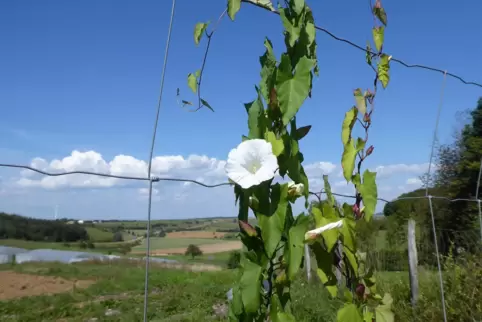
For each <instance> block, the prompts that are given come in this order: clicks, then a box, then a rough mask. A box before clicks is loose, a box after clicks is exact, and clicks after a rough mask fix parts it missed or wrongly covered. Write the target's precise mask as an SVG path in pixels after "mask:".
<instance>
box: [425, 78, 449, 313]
mask: <svg viewBox="0 0 482 322" xmlns="http://www.w3.org/2000/svg"><path fill="white" fill-rule="evenodd" d="M446 82H447V71H445V73H444V78H443V81H442V88H441V91H440V102H439V106H438V111H437V118H436V120H435V128H434V130H433V139H432V149H431V151H430V160H429V163H428V172H427V182H426V183H425V184H426V187H425V197H427V198H428V203H429V206H430V216H431V218H432V230H433V238H434V243H435V255H436V256H437V267H438V275H439V283H440V296H441V301H442V310H443V315H444V322H447V309H446V308H445V292H444V281H443V275H442V265H441V264H440V254H439V250H438V241H437V231H436V228H435V216H434V213H433V205H432V196H430V195H429V193H428V189H429V186H430V175H431V170H432V161H433V156H434V150H435V142H436V141H437V132H438V126H439V123H440V114H441V112H442V106H443V99H444V93H445V84H446Z"/></svg>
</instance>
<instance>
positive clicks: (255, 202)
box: [249, 196, 259, 209]
mask: <svg viewBox="0 0 482 322" xmlns="http://www.w3.org/2000/svg"><path fill="white" fill-rule="evenodd" d="M258 205H259V202H258V199H257V198H256V197H252V196H251V197H249V206H250V207H251V208H253V209H257V208H258Z"/></svg>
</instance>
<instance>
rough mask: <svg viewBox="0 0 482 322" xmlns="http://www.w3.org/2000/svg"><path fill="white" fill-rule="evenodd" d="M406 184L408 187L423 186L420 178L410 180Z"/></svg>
mask: <svg viewBox="0 0 482 322" xmlns="http://www.w3.org/2000/svg"><path fill="white" fill-rule="evenodd" d="M405 183H406V184H408V185H415V186H421V185H422V180H420V179H419V178H408V179H407V181H406V182H405Z"/></svg>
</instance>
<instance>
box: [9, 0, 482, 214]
mask: <svg viewBox="0 0 482 322" xmlns="http://www.w3.org/2000/svg"><path fill="white" fill-rule="evenodd" d="M225 2H226V1H225V0H213V1H202V2H201V1H187V0H178V1H177V6H176V13H175V21H174V27H173V28H174V29H173V33H172V42H171V50H170V57H169V62H168V68H167V73H166V85H165V88H164V100H163V105H162V112H161V119H160V123H159V130H158V140H157V144H156V153H155V155H156V156H159V158H158V162H157V168H156V171H158V173H159V174H162V175H165V176H182V177H185V178H192V179H198V178H203V180H205V182H214V181H216V182H219V181H224V180H226V179H225V177H224V175H223V171H222V164H223V163H222V162H223V160H225V159H226V157H227V154H228V152H229V150H230V149H232V148H233V147H235V146H236V145H237V144H238V143H239V142H240V138H241V135H242V134H246V132H247V123H246V115H245V110H244V107H243V105H242V103H244V102H248V101H250V100H252V99H253V98H254V97H255V91H254V85H255V84H257V83H258V82H259V63H258V58H259V56H260V55H261V54H262V53H263V49H264V48H263V41H264V37H266V36H267V37H269V38H270V39H271V40H272V41H273V43H274V46H275V51H276V52H277V53H280V52H281V50H282V49H283V42H282V36H281V30H282V29H281V23H280V21H279V17H277V16H275V15H272V14H270V13H268V12H266V11H263V10H261V9H259V8H255V7H252V6H249V5H246V4H244V5H243V6H242V8H241V11H240V12H239V13H238V15H237V20H236V21H235V22H234V23H233V22H231V21H230V20H229V19H228V18H227V17H226V18H225V19H224V20H223V21H222V22H221V24H220V26H219V28H218V30H217V32H216V34H215V36H214V38H213V41H212V45H211V49H210V53H209V57H208V61H207V66H206V71H205V74H204V83H203V96H204V97H205V98H206V99H207V100H208V101H209V102H210V104H211V105H212V106H213V108H214V109H215V110H216V112H215V113H212V112H210V111H209V110H201V111H199V112H198V113H187V112H186V111H185V110H183V109H181V108H180V107H179V106H178V105H177V103H176V89H177V88H180V90H181V94H183V98H185V99H188V100H190V99H193V98H194V97H193V96H192V94H191V93H190V91H189V89H188V87H187V82H186V76H187V74H188V73H189V72H194V71H195V70H196V69H198V68H199V67H200V64H201V60H202V55H203V53H204V45H205V42H202V43H201V45H200V46H199V47H196V46H195V45H194V42H193V35H192V34H193V29H194V25H195V23H196V22H200V21H207V20H211V21H215V20H216V19H217V18H218V16H219V15H220V13H221V12H222V11H223V10H224V8H225ZM308 4H309V5H310V6H311V7H312V9H313V12H314V16H315V21H316V23H317V25H320V26H322V27H325V28H327V29H329V30H330V31H332V32H333V33H335V34H336V35H338V36H340V37H344V38H347V39H350V40H352V41H354V42H356V43H358V44H361V45H364V44H365V43H366V41H367V40H369V39H370V37H371V27H372V18H371V16H370V12H369V9H368V3H366V2H364V1H361V2H360V1H354V0H345V1H341V2H340V1H338V2H335V1H308ZM435 4H436V6H435ZM170 6H171V1H167V0H164V1H153V0H150V1H143V2H142V3H138V2H133V1H125V0H122V1H107V0H105V1H93V0H89V1H81V2H71V1H69V2H67V1H60V0H51V1H42V2H38V1H32V0H30V1H4V2H2V3H0V39H2V51H1V53H2V54H1V58H2V59H0V108H1V110H2V117H1V118H0V162H3V163H20V164H32V160H34V159H35V158H40V159H42V160H40V159H36V161H34V163H33V164H34V165H35V166H38V167H40V168H42V169H50V170H62V169H71V170H72V169H84V170H86V169H90V170H102V171H107V172H113V171H117V173H121V172H123V173H125V172H126V171H127V172H129V173H137V172H136V171H140V172H142V171H143V168H142V167H143V161H142V160H146V159H147V158H148V149H149V145H150V135H151V132H152V126H153V117H154V114H155V107H156V103H157V96H158V91H159V81H160V74H161V68H162V62H163V58H164V57H163V55H164V46H165V43H166V37H167V28H168V24H169V15H170V11H171V7H170ZM384 6H385V8H386V10H387V13H388V24H389V25H388V28H387V30H386V35H385V39H386V41H385V51H386V52H387V53H388V54H390V55H393V56H394V57H396V58H399V59H403V60H404V61H406V62H407V63H411V64H425V65H430V66H435V67H439V68H442V69H446V70H447V71H449V72H453V73H456V74H460V75H462V76H463V77H464V78H466V79H467V80H473V81H479V82H482V75H481V74H480V70H482V61H481V60H480V57H482V45H480V43H479V42H478V41H474V39H478V37H479V36H480V34H481V33H482V26H481V25H480V23H479V15H478V13H479V12H481V10H482V3H480V1H476V0H472V1H466V2H464V6H461V5H459V4H456V3H455V2H449V1H443V2H435V1H433V0H432V1H429V0H425V1H419V2H417V5H416V7H414V6H413V5H410V6H409V5H406V4H404V3H403V2H396V1H387V0H385V1H384ZM340 8H344V9H343V10H340ZM415 9H416V10H415ZM454 12H457V15H454V14H453V13H454ZM317 42H318V57H319V66H320V70H321V72H320V77H319V78H317V79H316V80H315V81H314V88H313V98H312V99H311V100H308V101H307V102H306V103H305V104H304V105H303V107H302V109H301V110H300V113H299V118H298V124H299V125H307V124H310V125H312V126H313V127H312V130H311V132H310V133H309V135H308V136H307V137H306V138H305V139H304V140H303V141H302V146H301V148H302V150H303V152H304V155H305V164H306V165H307V166H308V165H311V168H310V169H312V172H311V173H310V174H311V175H312V179H313V180H315V181H313V183H314V185H313V187H316V184H317V183H316V180H317V179H320V176H321V174H322V173H329V174H330V177H331V181H332V184H334V185H335V184H336V183H339V184H338V185H337V189H338V191H340V192H345V191H348V190H346V187H345V186H344V185H343V184H342V183H341V182H340V181H341V179H342V178H340V177H339V176H338V174H339V160H340V156H341V151H342V150H341V149H342V146H341V142H340V127H341V122H342V119H343V115H344V113H345V111H346V110H347V109H349V108H350V107H351V106H352V105H353V97H352V90H353V89H354V88H357V87H362V88H367V87H369V86H371V84H372V78H373V74H372V71H371V70H370V69H369V67H368V66H367V65H366V64H365V61H364V53H363V52H360V51H358V50H356V49H354V48H351V47H350V46H348V45H346V44H344V43H340V42H337V41H335V40H333V39H331V38H330V37H328V36H327V35H325V34H322V33H321V32H319V33H318V35H317ZM391 78H392V79H391V82H390V85H389V87H388V89H387V90H384V91H380V92H379V94H378V96H377V101H376V106H377V110H376V112H375V115H374V117H373V126H372V130H371V133H370V142H371V144H373V145H374V146H375V153H374V154H373V155H372V156H371V158H370V160H369V162H367V166H368V167H370V168H373V169H375V168H377V167H380V166H381V167H382V168H378V169H379V170H380V171H381V172H383V173H384V174H383V175H381V177H380V180H379V185H380V192H379V194H380V196H382V197H386V198H393V197H395V196H397V195H398V194H399V193H400V192H403V191H407V190H410V189H412V188H413V187H416V180H415V178H417V177H418V176H419V175H420V174H422V173H423V171H424V169H426V163H427V162H428V158H429V154H430V144H431V140H432V133H433V128H434V125H435V116H436V113H437V108H438V104H439V100H440V89H441V86H442V79H443V76H442V75H441V74H437V73H432V72H428V71H424V70H418V69H407V68H404V67H402V66H400V65H398V64H392V69H391ZM480 96H482V89H481V88H477V87H474V86H464V85H463V84H462V83H460V82H459V81H457V80H454V79H450V78H449V79H448V80H447V84H446V89H445V96H444V105H443V111H442V116H441V121H440V127H439V137H440V140H441V141H442V142H447V141H448V140H449V139H450V136H451V133H452V130H453V127H454V126H455V125H456V119H455V115H456V112H457V111H461V110H466V109H472V108H474V107H475V104H476V102H477V99H478V98H479V97H480ZM73 151H77V152H75V153H74V154H73ZM69 156H70V158H68V159H64V158H66V157H69ZM116 156H117V159H115V158H116ZM118 156H123V157H118ZM176 156H177V157H176ZM189 156H191V158H190V157H189ZM202 156H204V157H202ZM55 160H60V161H55ZM112 160H114V161H115V162H113V163H110V162H111V161H112ZM319 162H324V163H323V164H321V165H320V163H319ZM331 165H332V166H331ZM387 169H388V170H387ZM39 180H42V178H41V177H37V176H28V175H27V174H26V173H23V172H20V171H17V170H0V204H1V205H2V209H0V210H3V211H9V212H16V213H19V214H23V215H28V216H33V217H50V216H51V215H52V213H53V208H54V206H55V204H58V205H59V208H60V215H61V216H68V217H74V218H99V217H104V218H111V219H112V218H131V219H134V218H139V219H141V218H144V217H145V209H146V203H145V196H144V193H145V191H144V190H143V188H145V185H140V184H121V183H119V182H106V181H101V180H99V179H94V181H85V180H86V178H85V177H83V178H73V179H67V178H63V179H56V180H57V181H53V180H50V179H49V180H50V181H45V180H44V181H39ZM69 180H70V181H69ZM156 189H157V190H156V192H157V194H156V203H155V205H154V214H153V217H154V218H181V217H184V218H185V217H195V216H231V215H234V210H235V208H234V206H233V198H232V191H231V189H229V188H219V189H217V190H216V189H210V190H205V189H201V188H196V187H193V186H189V185H183V184H165V183H163V184H160V185H157V186H156ZM379 209H380V207H379ZM300 210H301V208H300Z"/></svg>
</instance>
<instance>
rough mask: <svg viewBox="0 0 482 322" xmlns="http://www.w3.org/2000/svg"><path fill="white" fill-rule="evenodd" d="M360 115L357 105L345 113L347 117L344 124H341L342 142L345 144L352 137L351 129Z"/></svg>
mask: <svg viewBox="0 0 482 322" xmlns="http://www.w3.org/2000/svg"><path fill="white" fill-rule="evenodd" d="M357 116H358V110H357V109H356V107H353V108H351V109H349V110H348V111H347V112H346V113H345V118H344V119H343V125H342V126H341V142H342V143H343V145H345V144H347V143H348V141H349V140H350V138H351V131H352V129H353V126H354V125H355V122H356V118H357Z"/></svg>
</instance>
